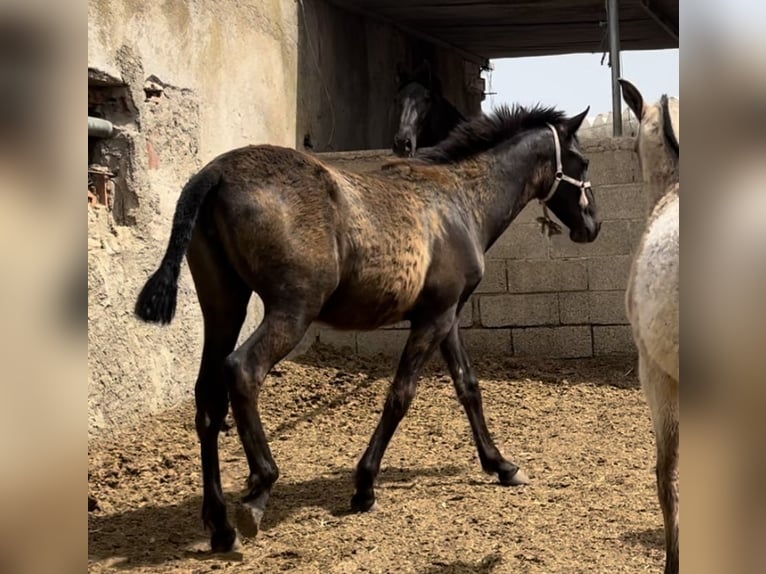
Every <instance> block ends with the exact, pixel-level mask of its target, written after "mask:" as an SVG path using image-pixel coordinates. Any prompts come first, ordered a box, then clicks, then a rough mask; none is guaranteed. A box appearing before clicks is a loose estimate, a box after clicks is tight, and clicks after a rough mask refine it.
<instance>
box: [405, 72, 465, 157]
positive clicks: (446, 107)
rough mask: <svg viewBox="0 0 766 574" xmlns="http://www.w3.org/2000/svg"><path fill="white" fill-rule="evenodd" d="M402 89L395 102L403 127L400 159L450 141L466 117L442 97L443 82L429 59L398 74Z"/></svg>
mask: <svg viewBox="0 0 766 574" xmlns="http://www.w3.org/2000/svg"><path fill="white" fill-rule="evenodd" d="M397 81H398V84H399V89H398V91H397V94H396V98H395V100H394V103H395V105H396V117H398V118H399V127H398V129H397V131H396V135H394V145H393V150H394V153H395V154H396V155H398V156H399V157H412V156H414V155H415V152H416V151H417V149H418V148H424V147H431V146H434V145H436V144H438V143H439V142H440V141H442V140H444V139H446V137H447V136H448V135H449V133H450V132H451V131H452V129H453V128H454V127H455V126H456V125H457V124H458V123H460V122H462V121H464V120H465V118H464V117H463V114H461V113H460V112H459V111H458V110H457V108H455V106H453V105H452V104H451V103H449V102H448V101H447V99H446V98H445V97H444V96H443V94H442V88H441V82H440V81H439V78H437V77H436V75H435V74H434V73H433V71H432V70H431V64H430V63H429V62H428V60H423V62H422V63H421V64H420V66H418V68H417V69H416V70H415V71H414V72H413V73H411V74H410V73H408V72H407V71H405V70H404V69H403V68H402V67H401V66H399V69H398V71H397Z"/></svg>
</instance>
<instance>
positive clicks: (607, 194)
mask: <svg viewBox="0 0 766 574" xmlns="http://www.w3.org/2000/svg"><path fill="white" fill-rule="evenodd" d="M593 195H594V197H595V199H596V205H597V206H598V214H599V216H600V217H601V219H603V220H611V219H635V220H645V219H646V216H647V209H648V206H647V199H646V195H645V194H644V191H643V184H641V183H632V184H622V185H603V186H599V187H598V188H595V187H594V190H593Z"/></svg>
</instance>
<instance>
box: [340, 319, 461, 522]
mask: <svg viewBox="0 0 766 574" xmlns="http://www.w3.org/2000/svg"><path fill="white" fill-rule="evenodd" d="M454 321H455V307H451V308H450V310H449V311H447V312H445V313H444V314H442V315H440V316H439V317H436V318H435V319H431V320H429V321H428V322H426V323H416V322H415V321H413V326H412V330H411V331H410V336H409V338H408V339H407V344H406V345H405V346H404V351H403V353H402V357H401V359H400V360H399V367H398V369H397V371H396V375H395V376H394V380H393V383H392V384H391V387H390V389H389V391H388V396H387V397H386V403H385V406H384V407H383V414H382V415H381V417H380V422H378V426H377V427H376V429H375V432H374V433H373V435H372V438H371V439H370V444H369V446H368V447H367V450H366V451H365V452H364V455H362V458H361V460H360V461H359V464H358V465H357V469H356V477H355V481H356V492H355V493H354V496H353V497H352V499H351V507H352V508H353V509H354V510H356V511H359V512H365V511H367V510H369V509H370V508H372V506H373V505H374V504H375V490H374V488H373V485H374V483H375V478H376V477H377V476H378V472H379V471H380V463H381V460H382V459H383V454H384V453H385V451H386V447H387V446H388V443H389V442H390V441H391V437H393V436H394V432H396V427H397V426H398V425H399V422H400V421H401V420H402V418H404V415H405V414H406V413H407V409H409V407H410V403H411V402H412V399H413V398H414V397H415V390H416V389H417V384H418V378H419V377H420V372H421V371H422V370H423V367H424V366H425V364H426V363H427V362H428V359H429V358H430V357H431V355H433V353H434V351H435V350H436V347H437V346H438V345H439V343H440V342H441V340H442V339H443V338H444V336H445V335H446V334H447V332H448V331H449V329H450V326H451V325H452V323H453V322H454Z"/></svg>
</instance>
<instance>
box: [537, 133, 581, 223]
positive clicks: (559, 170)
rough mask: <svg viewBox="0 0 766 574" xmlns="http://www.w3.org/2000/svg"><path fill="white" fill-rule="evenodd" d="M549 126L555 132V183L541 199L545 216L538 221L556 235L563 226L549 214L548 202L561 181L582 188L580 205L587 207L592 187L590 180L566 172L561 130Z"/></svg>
mask: <svg viewBox="0 0 766 574" xmlns="http://www.w3.org/2000/svg"><path fill="white" fill-rule="evenodd" d="M547 125H548V127H549V128H550V129H551V132H553V144H554V146H555V148H556V174H555V176H554V178H553V184H552V185H551V188H550V189H549V190H548V193H547V194H546V195H545V197H544V198H542V199H540V205H542V207H543V216H542V217H538V218H537V221H539V222H540V224H541V226H542V229H541V231H542V232H543V233H545V230H546V228H547V229H548V236H549V237H550V236H551V235H556V234H559V233H561V226H560V225H559V224H558V223H556V222H555V221H553V220H552V219H551V218H550V216H549V215H548V207H547V205H546V204H547V203H548V201H550V199H551V198H552V197H553V195H554V194H555V193H556V190H557V189H558V187H559V183H560V182H561V181H566V182H567V183H571V184H572V185H574V186H575V187H578V188H580V200H579V203H580V207H581V208H583V209H585V208H586V207H588V195H587V193H586V190H588V189H590V188H591V186H590V182H589V181H583V180H581V179H575V178H573V177H569V176H568V175H566V174H565V173H564V166H563V165H562V163H561V142H560V141H559V132H557V131H556V128H555V127H553V126H552V125H551V124H547Z"/></svg>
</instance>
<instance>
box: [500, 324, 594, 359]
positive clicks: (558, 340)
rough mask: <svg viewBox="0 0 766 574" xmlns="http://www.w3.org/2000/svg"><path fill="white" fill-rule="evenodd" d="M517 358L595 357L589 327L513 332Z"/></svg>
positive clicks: (533, 328)
mask: <svg viewBox="0 0 766 574" xmlns="http://www.w3.org/2000/svg"><path fill="white" fill-rule="evenodd" d="M511 335H512V342H513V350H514V354H515V355H516V356H537V357H550V358H562V359H574V358H579V357H591V356H593V341H592V339H591V330H590V327H589V326H586V325H582V326H573V327H561V326H559V327H529V328H526V329H522V328H518V329H513V331H512V334H511Z"/></svg>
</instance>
